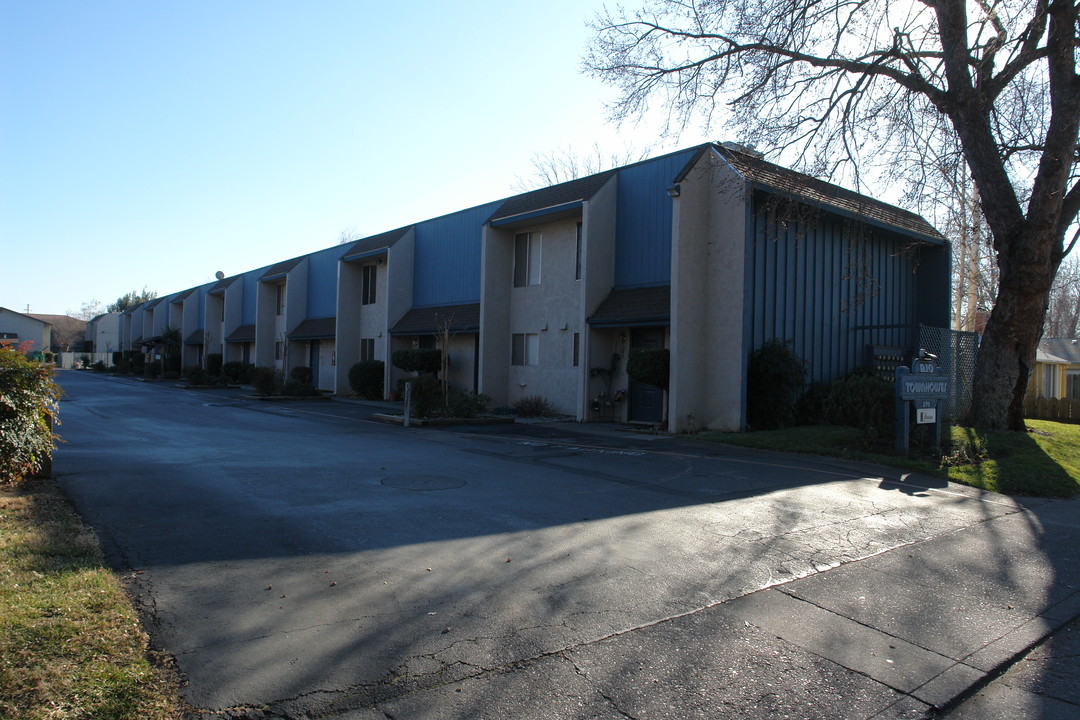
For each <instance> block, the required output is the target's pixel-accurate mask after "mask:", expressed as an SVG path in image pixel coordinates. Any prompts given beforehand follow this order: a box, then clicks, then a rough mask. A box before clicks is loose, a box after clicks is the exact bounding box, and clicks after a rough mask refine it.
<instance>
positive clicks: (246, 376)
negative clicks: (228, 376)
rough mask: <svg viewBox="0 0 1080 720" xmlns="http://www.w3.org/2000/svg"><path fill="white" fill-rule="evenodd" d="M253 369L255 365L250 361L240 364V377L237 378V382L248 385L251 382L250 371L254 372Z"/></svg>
mask: <svg viewBox="0 0 1080 720" xmlns="http://www.w3.org/2000/svg"><path fill="white" fill-rule="evenodd" d="M254 371H255V366H254V365H252V364H251V363H244V364H243V365H241V366H240V377H239V380H238V381H239V383H240V384H241V385H250V384H251V373H252V372H254Z"/></svg>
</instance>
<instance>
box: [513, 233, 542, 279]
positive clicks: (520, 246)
mask: <svg viewBox="0 0 1080 720" xmlns="http://www.w3.org/2000/svg"><path fill="white" fill-rule="evenodd" d="M539 284H540V233H518V234H517V235H515V236H514V287H525V286H526V285H539Z"/></svg>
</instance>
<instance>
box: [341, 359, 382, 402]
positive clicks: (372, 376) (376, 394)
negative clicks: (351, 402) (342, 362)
mask: <svg viewBox="0 0 1080 720" xmlns="http://www.w3.org/2000/svg"><path fill="white" fill-rule="evenodd" d="M385 372H386V364H385V363H384V362H383V361H382V360H362V361H361V362H358V363H356V364H355V365H353V366H352V367H351V368H349V387H350V388H352V391H353V392H354V393H356V394H357V395H359V396H360V397H362V398H365V399H367V400H382V397H383V376H384V375H385Z"/></svg>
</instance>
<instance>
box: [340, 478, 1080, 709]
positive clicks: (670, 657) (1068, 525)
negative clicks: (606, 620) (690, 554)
mask: <svg viewBox="0 0 1080 720" xmlns="http://www.w3.org/2000/svg"><path fill="white" fill-rule="evenodd" d="M904 489H905V490H906V491H908V492H938V491H934V490H929V489H927V490H922V489H920V488H919V487H918V486H917V485H916V484H915V483H914V481H913V482H912V483H911V484H909V485H908V486H906V487H905V488H904ZM947 492H957V493H961V494H968V495H974V494H975V493H974V491H971V490H970V489H967V488H961V487H951V488H949V489H948V490H947ZM981 501H982V502H987V503H994V504H999V505H1002V506H1006V507H1009V508H1010V510H1011V511H1010V512H1007V513H1006V514H1003V515H997V516H993V517H989V518H988V519H987V520H986V521H985V522H983V523H979V524H977V525H973V526H968V527H964V528H961V529H959V530H956V531H954V532H951V533H946V534H943V535H938V536H935V537H933V538H930V539H927V540H924V541H922V542H916V543H912V544H911V545H909V546H905V547H900V548H895V549H892V550H889V551H887V552H883V553H881V554H879V555H875V556H872V557H869V558H866V559H863V560H859V561H856V562H851V563H847V564H843V565H840V566H838V567H834V568H829V569H823V571H822V572H819V573H817V574H813V575H810V576H808V577H804V578H802V579H798V580H794V581H790V582H787V583H783V584H780V585H776V586H774V587H770V588H767V589H764V590H760V591H758V592H754V593H751V594H748V595H744V596H742V597H739V598H737V599H734V600H731V601H728V602H723V603H720V604H716V605H713V606H710V607H706V608H704V609H702V610H699V611H696V612H691V613H688V614H685V615H680V616H676V617H671V618H668V619H665V620H662V621H660V622H657V623H654V624H653V625H651V626H648V627H644V628H635V629H633V631H630V630H627V631H626V632H621V633H614V634H612V635H610V636H608V637H606V638H603V639H601V640H600V641H598V642H593V643H587V644H583V645H580V646H577V647H571V648H568V649H566V650H564V651H562V652H558V653H553V654H549V655H544V656H540V657H536V658H534V659H532V660H530V661H528V662H518V663H514V664H513V665H512V666H508V667H505V668H499V669H496V670H491V671H487V672H482V673H479V674H477V675H476V676H473V677H471V678H468V679H466V680H463V681H460V682H456V683H451V684H448V685H444V686H442V687H438V688H435V689H431V690H426V691H421V692H417V693H413V694H411V695H406V696H404V697H400V698H397V699H394V700H391V701H389V702H386V703H383V704H380V705H378V706H377V707H376V708H372V709H370V710H369V711H368V710H365V711H353V712H350V713H345V714H343V715H340V716H337V717H339V718H341V720H353V719H356V720H359V719H367V718H372V719H374V718H386V717H391V718H416V719H418V720H419V719H424V720H428V719H431V720H433V719H436V718H439V719H444V720H450V719H457V718H461V719H464V718H502V717H522V718H526V717H527V718H534V717H535V718H539V717H544V718H575V719H577V718H623V719H624V720H625V718H718V717H731V718H778V717H783V718H788V717H790V718H880V719H883V720H884V719H886V718H921V717H932V716H934V715H935V713H936V712H937V711H938V710H939V709H949V708H950V707H952V706H953V705H954V704H955V703H956V702H957V701H958V700H960V699H962V698H964V697H965V696H967V695H968V694H971V693H972V692H974V691H975V690H977V689H979V688H980V687H982V686H984V685H985V684H986V683H987V682H989V681H991V680H993V679H994V678H995V677H996V676H998V675H999V674H1000V673H1001V672H1002V671H1003V670H1004V669H1007V668H1009V667H1010V666H1011V665H1012V664H1013V663H1015V662H1016V661H1017V660H1018V659H1020V658H1022V657H1024V655H1025V654H1026V653H1027V651H1029V650H1030V649H1031V648H1032V647H1035V646H1037V645H1039V643H1040V642H1042V641H1043V640H1044V639H1046V638H1047V636H1049V635H1050V634H1052V633H1053V632H1054V631H1055V630H1058V629H1060V628H1062V627H1063V626H1064V625H1066V624H1067V623H1068V622H1069V621H1070V620H1072V619H1074V618H1076V617H1077V616H1078V615H1080V587H1078V583H1077V578H1080V520H1078V518H1080V502H1078V501H1077V500H1071V501H1050V500H1031V501H1022V502H1019V503H1014V501H1013V500H1011V499H1009V498H1005V497H1000V496H984V497H982V498H981ZM1071 662H1072V663H1073V666H1075V662H1076V661H1075V659H1073V660H1072V661H1071ZM687 668H692V670H691V671H690V672H687ZM1041 672H1042V673H1044V674H1045V675H1047V676H1054V675H1061V674H1062V668H1058V667H1057V666H1056V664H1055V660H1054V658H1053V657H1051V658H1050V659H1046V658H1043V662H1042V666H1041ZM1073 678H1074V679H1075V676H1073ZM1059 684H1060V683H1059ZM1072 685H1075V683H1072ZM1064 687H1070V685H1069V684H1068V683H1065V685H1064ZM994 688H995V686H994V685H993V684H992V685H991V687H990V688H988V689H987V690H984V691H983V693H982V694H981V695H980V696H977V698H976V700H978V702H977V703H975V704H973V705H972V709H970V710H968V711H967V712H966V713H965V714H962V715H961V714H957V717H964V718H975V717H980V718H989V717H1002V718H1004V717H1009V718H1014V719H1017V718H1021V719H1022V718H1026V717H1028V718H1035V717H1077V716H1080V705H1076V704H1071V703H1075V702H1076V701H1077V697H1076V690H1075V688H1074V687H1073V688H1072V690H1071V692H1072V696H1071V698H1070V697H1068V695H1067V693H1068V692H1069V691H1060V692H1059V695H1061V694H1064V695H1065V697H1064V699H1061V698H1051V699H1050V700H1048V701H1046V702H1042V703H1036V704H1031V703H1029V704H1028V706H1027V707H1033V708H1036V709H1035V710H1034V711H1033V712H1035V713H1036V714H1027V715H1025V714H1024V712H1023V711H1022V707H1021V706H1020V705H1018V704H1017V701H1016V699H1015V697H1012V695H1015V693H1014V692H1013V691H1012V689H1011V688H1010V689H1009V690H1008V691H1007V692H1005V691H1000V690H999V691H997V692H993V690H994ZM1003 693H1004V694H1005V695H1009V697H1010V700H1011V704H1004V705H1001V707H1000V708H999V709H1000V710H1001V713H1000V714H993V711H994V709H995V708H998V705H999V703H1000V702H1001V698H1002V695H1003ZM1010 693H1012V695H1010ZM972 702H974V701H972ZM1047 707H1050V708H1051V709H1052V711H1054V712H1057V713H1062V714H1045V715H1044V714H1042V713H1043V712H1044V711H1045V710H1046V708H1047ZM962 709H963V708H962Z"/></svg>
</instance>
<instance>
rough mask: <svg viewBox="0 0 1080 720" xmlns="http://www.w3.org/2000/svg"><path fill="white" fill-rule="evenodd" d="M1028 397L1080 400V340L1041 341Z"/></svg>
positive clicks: (1045, 339)
mask: <svg viewBox="0 0 1080 720" xmlns="http://www.w3.org/2000/svg"><path fill="white" fill-rule="evenodd" d="M1027 395H1028V398H1033V397H1036V398H1048V399H1053V400H1061V399H1069V400H1080V340H1075V339H1067V338H1043V339H1042V340H1040V341H1039V349H1038V352H1037V353H1036V355H1035V371H1034V372H1033V373H1032V375H1031V382H1029V383H1028V392H1027Z"/></svg>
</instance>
